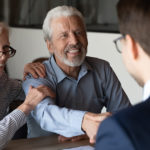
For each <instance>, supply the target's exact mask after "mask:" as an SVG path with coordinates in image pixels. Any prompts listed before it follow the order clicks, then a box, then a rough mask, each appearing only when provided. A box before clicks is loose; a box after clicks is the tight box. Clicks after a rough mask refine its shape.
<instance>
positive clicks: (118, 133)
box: [97, 98, 150, 150]
mask: <svg viewBox="0 0 150 150" xmlns="http://www.w3.org/2000/svg"><path fill="white" fill-rule="evenodd" d="M149 124H150V98H149V99H148V100H146V101H145V102H142V103H140V104H137V105H135V106H133V107H130V108H127V109H124V110H122V111H119V112H118V113H116V114H115V115H113V116H112V117H110V118H109V119H106V120H105V121H104V122H103V123H102V125H101V126H100V129H99V132H98V136H97V145H98V146H101V145H102V144H103V143H104V142H101V141H100V139H103V140H102V141H107V139H110V135H111V136H112V138H111V139H110V142H109V143H113V144H114V143H115V142H116V143H117V141H119V143H120V144H121V145H122V148H120V149H121V150H123V147H125V146H127V144H126V141H128V142H129V143H130V144H128V148H127V149H128V150H129V149H133V147H134V149H136V150H141V149H142V150H148V149H149V148H150V142H149V139H150V125H149ZM102 133H103V134H102ZM104 135H105V136H104ZM104 137H105V138H104ZM99 143H100V144H99ZM113 144H110V145H109V146H111V147H113V146H114V145H113ZM117 145H118V143H117ZM117 145H116V146H115V150H117V149H118V148H117ZM106 147H107V145H106ZM106 147H105V150H107V149H106ZM118 150H119V149H118Z"/></svg>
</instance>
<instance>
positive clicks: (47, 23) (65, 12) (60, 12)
mask: <svg viewBox="0 0 150 150" xmlns="http://www.w3.org/2000/svg"><path fill="white" fill-rule="evenodd" d="M69 16H78V17H80V19H81V20H82V21H83V24H84V25H85V23H84V18H83V15H82V14H81V12H80V11H78V10H77V9H76V8H74V7H71V6H58V7H55V8H53V9H52V10H50V11H49V12H48V13H47V15H46V18H45V20H44V23H43V33H44V39H45V41H46V40H51V36H52V29H51V22H52V20H53V19H56V18H59V17H69Z"/></svg>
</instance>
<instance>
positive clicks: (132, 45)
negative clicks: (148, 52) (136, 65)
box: [126, 34, 139, 59]
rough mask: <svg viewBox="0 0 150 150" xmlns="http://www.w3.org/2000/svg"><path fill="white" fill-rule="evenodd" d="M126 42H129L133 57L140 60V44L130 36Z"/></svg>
mask: <svg viewBox="0 0 150 150" xmlns="http://www.w3.org/2000/svg"><path fill="white" fill-rule="evenodd" d="M126 41H127V42H128V47H129V48H130V50H131V56H132V57H133V58H134V59H137V58H138V55H139V49H138V44H137V43H136V42H135V40H134V39H133V38H132V37H131V36H130V35H128V34H127V35H126Z"/></svg>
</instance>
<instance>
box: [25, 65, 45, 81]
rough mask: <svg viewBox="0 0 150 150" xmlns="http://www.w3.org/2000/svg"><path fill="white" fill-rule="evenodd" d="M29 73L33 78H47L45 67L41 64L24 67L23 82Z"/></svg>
mask: <svg viewBox="0 0 150 150" xmlns="http://www.w3.org/2000/svg"><path fill="white" fill-rule="evenodd" d="M28 73H30V74H32V76H33V78H39V77H41V78H44V77H45V76H46V70H45V66H44V65H43V64H42V63H40V62H36V63H28V64H26V65H25V67H24V73H23V80H25V77H26V75H27V74H28Z"/></svg>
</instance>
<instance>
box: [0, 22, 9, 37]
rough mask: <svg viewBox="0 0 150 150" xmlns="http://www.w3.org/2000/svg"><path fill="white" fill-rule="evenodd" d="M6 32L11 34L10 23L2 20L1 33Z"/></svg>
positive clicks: (0, 23) (0, 24)
mask: <svg viewBox="0 0 150 150" xmlns="http://www.w3.org/2000/svg"><path fill="white" fill-rule="evenodd" d="M4 32H6V33H7V34H9V28H8V25H7V24H5V23H4V22H0V35H1V34H2V33H4Z"/></svg>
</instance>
